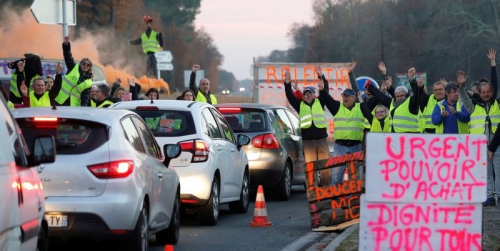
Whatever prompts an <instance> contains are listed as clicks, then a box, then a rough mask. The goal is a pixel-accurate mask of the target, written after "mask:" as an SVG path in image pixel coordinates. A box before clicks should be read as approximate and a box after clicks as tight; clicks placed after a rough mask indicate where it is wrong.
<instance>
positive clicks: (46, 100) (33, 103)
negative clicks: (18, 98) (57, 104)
mask: <svg viewBox="0 0 500 251" xmlns="http://www.w3.org/2000/svg"><path fill="white" fill-rule="evenodd" d="M46 106H50V97H49V92H44V93H43V95H42V96H41V97H40V99H37V98H36V97H35V92H34V91H30V107H46Z"/></svg>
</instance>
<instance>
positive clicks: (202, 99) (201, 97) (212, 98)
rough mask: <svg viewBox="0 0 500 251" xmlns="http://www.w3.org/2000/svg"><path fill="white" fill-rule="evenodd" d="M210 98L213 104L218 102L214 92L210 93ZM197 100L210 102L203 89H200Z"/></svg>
mask: <svg viewBox="0 0 500 251" xmlns="http://www.w3.org/2000/svg"><path fill="white" fill-rule="evenodd" d="M210 99H211V100H212V105H216V104H217V98H215V96H214V95H213V94H210ZM196 101H198V102H205V103H208V101H207V98H206V97H205V95H204V94H203V93H202V92H201V91H198V95H196Z"/></svg>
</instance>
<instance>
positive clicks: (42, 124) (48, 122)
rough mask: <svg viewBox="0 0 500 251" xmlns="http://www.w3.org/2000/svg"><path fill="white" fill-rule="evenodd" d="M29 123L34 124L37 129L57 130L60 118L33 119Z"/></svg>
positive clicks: (28, 119)
mask: <svg viewBox="0 0 500 251" xmlns="http://www.w3.org/2000/svg"><path fill="white" fill-rule="evenodd" d="M26 120H27V121H30V122H33V123H34V124H35V127H36V128H57V124H58V121H59V118H57V117H32V118H27V119H26Z"/></svg>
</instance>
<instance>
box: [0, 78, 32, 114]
mask: <svg viewBox="0 0 500 251" xmlns="http://www.w3.org/2000/svg"><path fill="white" fill-rule="evenodd" d="M19 91H20V92H21V94H22V95H21V96H22V98H23V102H22V104H14V103H12V102H11V101H10V100H9V91H7V89H6V88H4V87H3V86H1V85H0V92H1V93H2V96H3V97H4V98H5V101H6V102H7V107H8V108H9V109H17V108H25V107H30V103H29V102H30V100H29V98H27V97H28V94H27V93H28V87H26V85H25V84H24V83H23V84H21V86H20V88H19ZM24 93H26V94H24Z"/></svg>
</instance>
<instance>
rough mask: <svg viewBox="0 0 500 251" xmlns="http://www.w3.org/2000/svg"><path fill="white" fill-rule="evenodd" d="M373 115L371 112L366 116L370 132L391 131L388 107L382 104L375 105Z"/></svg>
mask: <svg viewBox="0 0 500 251" xmlns="http://www.w3.org/2000/svg"><path fill="white" fill-rule="evenodd" d="M374 114H375V116H373V115H372V114H371V113H370V115H369V117H368V118H367V120H368V122H369V123H370V132H391V121H390V119H389V109H387V107H385V106H383V105H377V106H375V109H374Z"/></svg>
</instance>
